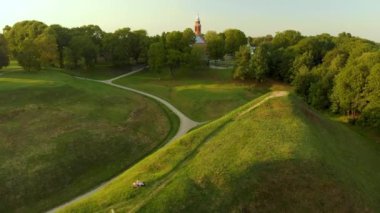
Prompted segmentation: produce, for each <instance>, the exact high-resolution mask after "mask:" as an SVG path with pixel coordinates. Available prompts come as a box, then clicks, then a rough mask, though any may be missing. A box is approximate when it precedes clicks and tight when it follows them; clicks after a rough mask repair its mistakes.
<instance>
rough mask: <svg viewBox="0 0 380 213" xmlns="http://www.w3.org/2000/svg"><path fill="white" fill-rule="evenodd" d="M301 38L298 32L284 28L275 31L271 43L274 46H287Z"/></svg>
mask: <svg viewBox="0 0 380 213" xmlns="http://www.w3.org/2000/svg"><path fill="white" fill-rule="evenodd" d="M301 39H302V35H301V33H300V32H298V31H294V30H286V31H284V32H279V33H276V36H275V37H274V38H273V41H272V43H273V45H274V46H275V47H276V48H287V47H290V46H293V45H295V44H297V43H298V42H299V41H300V40H301Z"/></svg>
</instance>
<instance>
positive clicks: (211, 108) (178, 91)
mask: <svg viewBox="0 0 380 213" xmlns="http://www.w3.org/2000/svg"><path fill="white" fill-rule="evenodd" d="M231 79H232V70H230V69H227V70H215V69H207V68H204V69H200V70H189V69H185V68H182V69H180V70H177V71H176V72H175V77H174V79H173V77H172V76H171V75H170V72H169V71H168V70H166V69H165V70H162V73H161V74H158V73H157V72H154V71H148V70H145V71H144V72H140V73H137V74H135V75H132V76H128V77H125V78H122V79H119V80H117V81H116V82H115V83H118V84H121V85H125V86H129V87H132V88H136V89H139V90H143V91H145V92H149V93H151V94H154V95H157V96H159V97H161V98H164V99H166V100H168V101H169V102H170V103H172V104H173V105H174V106H176V107H177V108H178V109H180V110H181V111H182V112H183V113H185V114H186V115H187V116H189V117H190V118H192V119H194V120H196V121H209V120H212V119H215V118H219V117H220V116H222V115H224V114H226V113H228V112H229V111H231V110H233V109H235V108H237V107H239V106H241V105H243V104H245V103H247V102H249V101H250V100H252V99H254V98H256V97H259V96H260V95H263V94H264V93H266V92H267V91H268V90H270V89H271V86H272V85H270V84H267V85H257V84H256V85H255V84H253V83H252V84H249V85H248V84H239V83H237V82H234V81H232V80H231ZM279 86H281V85H277V89H278V87H279ZM282 87H285V86H282Z"/></svg>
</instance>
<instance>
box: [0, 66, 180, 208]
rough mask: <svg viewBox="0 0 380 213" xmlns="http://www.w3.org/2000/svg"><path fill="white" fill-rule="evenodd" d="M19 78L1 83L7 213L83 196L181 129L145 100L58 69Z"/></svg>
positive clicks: (10, 76)
mask: <svg viewBox="0 0 380 213" xmlns="http://www.w3.org/2000/svg"><path fill="white" fill-rule="evenodd" d="M15 71H16V70H6V71H5V72H6V75H4V76H0V99H1V100H2V101H1V105H0V192H1V194H2V196H0V211H5V212H8V211H20V212H31V211H35V212H39V211H42V210H46V209H48V208H51V207H54V206H55V205H58V204H61V203H62V202H63V201H65V200H68V199H71V198H72V197H74V196H75V195H78V194H82V193H84V192H86V191H88V190H89V189H91V188H92V187H95V186H96V185H98V184H100V183H101V182H103V181H105V180H107V179H109V178H111V177H113V176H115V175H117V174H118V173H119V172H121V171H123V170H124V169H126V168H127V167H129V166H130V165H132V164H134V163H135V162H136V161H138V160H139V159H141V158H143V157H144V156H145V155H147V154H148V153H150V152H152V151H153V150H155V149H156V148H157V147H159V146H160V145H161V144H163V143H164V142H165V141H166V140H167V139H168V138H169V137H170V136H172V135H173V134H175V131H176V127H177V126H178V119H177V118H176V116H175V115H173V114H172V113H171V112H169V111H168V110H167V109H166V108H164V107H162V106H161V105H160V104H158V103H156V102H154V101H151V100H149V99H146V98H144V97H141V96H139V95H135V94H133V93H129V92H126V91H124V90H121V89H117V88H112V87H110V86H107V85H102V84H99V83H94V82H87V81H82V80H78V79H75V78H72V77H70V76H68V75H66V74H62V73H58V72H55V71H51V70H50V71H44V72H39V73H26V72H22V71H20V70H17V72H15ZM172 126H173V127H174V128H172Z"/></svg>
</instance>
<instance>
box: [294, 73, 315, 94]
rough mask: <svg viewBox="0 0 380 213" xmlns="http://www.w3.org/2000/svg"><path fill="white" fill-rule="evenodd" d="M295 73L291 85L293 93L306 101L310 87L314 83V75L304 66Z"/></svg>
mask: <svg viewBox="0 0 380 213" xmlns="http://www.w3.org/2000/svg"><path fill="white" fill-rule="evenodd" d="M297 72H298V73H297V75H295V78H294V80H293V82H292V85H293V86H294V89H295V92H296V93H297V94H298V95H300V96H301V97H303V98H304V99H305V100H307V98H308V96H309V89H310V86H311V85H312V83H313V82H315V80H314V75H313V74H312V72H311V71H310V70H309V68H307V67H306V66H302V67H300V69H299V70H298V71H297Z"/></svg>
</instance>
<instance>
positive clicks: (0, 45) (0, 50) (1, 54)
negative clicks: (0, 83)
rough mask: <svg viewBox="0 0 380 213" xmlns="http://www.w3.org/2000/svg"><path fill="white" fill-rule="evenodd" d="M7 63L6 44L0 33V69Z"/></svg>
mask: <svg viewBox="0 0 380 213" xmlns="http://www.w3.org/2000/svg"><path fill="white" fill-rule="evenodd" d="M8 65H9V56H8V45H7V42H6V40H5V38H4V36H3V35H2V34H0V69H1V68H3V67H6V66H8Z"/></svg>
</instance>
